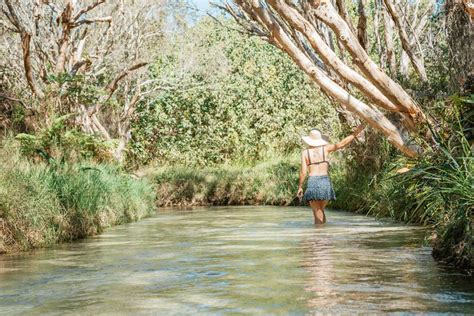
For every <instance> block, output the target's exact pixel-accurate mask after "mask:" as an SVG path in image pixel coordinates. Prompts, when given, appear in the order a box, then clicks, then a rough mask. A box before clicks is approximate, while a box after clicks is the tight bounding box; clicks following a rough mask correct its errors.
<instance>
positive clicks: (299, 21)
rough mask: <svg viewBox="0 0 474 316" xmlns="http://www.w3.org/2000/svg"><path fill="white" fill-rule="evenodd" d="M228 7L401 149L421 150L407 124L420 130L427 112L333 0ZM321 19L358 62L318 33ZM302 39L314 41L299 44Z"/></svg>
mask: <svg viewBox="0 0 474 316" xmlns="http://www.w3.org/2000/svg"><path fill="white" fill-rule="evenodd" d="M222 8H223V9H224V10H226V11H227V12H229V13H230V14H231V15H232V16H233V17H234V18H235V19H236V20H237V22H239V23H240V24H241V25H242V26H243V27H245V28H246V29H247V31H248V32H251V33H253V34H256V35H258V36H260V37H262V38H263V39H265V40H267V41H268V42H270V43H271V44H273V45H275V46H276V47H278V48H279V49H281V50H283V51H284V52H286V53H287V54H288V55H289V56H290V57H291V58H292V60H293V61H294V62H295V63H296V64H297V65H298V66H299V67H300V68H301V69H302V70H303V71H304V72H306V73H307V74H308V75H309V76H310V78H311V79H312V80H313V81H314V82H315V83H316V84H317V85H318V86H319V87H320V88H321V90H322V91H323V92H324V93H325V94H327V95H329V96H330V97H332V98H333V99H334V100H336V101H337V102H339V103H340V104H341V105H342V106H343V107H345V108H346V109H347V110H349V111H350V112H352V113H354V114H355V115H357V116H358V117H359V118H360V119H362V120H364V121H367V122H368V123H369V124H370V125H371V126H372V127H373V128H375V129H377V130H378V131H380V132H382V133H383V134H384V135H385V136H386V137H387V139H388V140H389V141H390V142H391V143H392V144H393V145H394V146H396V147H397V148H398V149H399V150H400V151H402V152H403V153H405V154H406V155H408V156H416V155H417V151H416V150H415V148H414V147H413V146H410V144H409V143H408V142H407V140H406V139H405V137H404V135H405V132H404V130H410V131H411V132H412V133H414V134H416V133H417V132H419V131H420V129H421V127H422V125H423V122H424V121H425V116H424V114H423V112H422V111H421V109H420V108H419V106H418V105H417V104H416V103H415V102H414V101H413V99H412V98H411V97H410V95H409V94H408V93H407V92H406V91H405V90H404V89H403V88H402V87H401V86H400V85H399V84H397V83H396V82H395V81H394V80H392V79H391V78H390V77H389V76H388V75H387V74H385V73H384V72H383V71H382V70H381V69H380V68H379V67H378V66H377V65H376V64H375V62H374V61H373V60H372V59H371V58H370V57H369V56H368V54H367V52H366V50H365V49H364V47H363V46H362V45H361V43H360V42H359V39H358V37H357V34H356V33H355V32H356V31H355V30H354V28H353V27H351V26H350V25H351V24H350V21H349V22H348V20H347V17H346V19H344V18H343V17H342V16H341V15H340V14H339V13H338V11H337V10H336V9H335V8H334V7H333V6H332V4H331V2H330V1H324V0H323V1H304V2H302V3H300V4H298V5H296V4H294V3H293V2H290V1H284V0H266V1H259V0H233V4H230V3H227V5H226V6H225V7H222ZM315 22H317V23H323V24H324V25H326V26H327V27H329V28H330V29H331V30H332V31H333V32H334V34H335V35H336V36H337V39H338V41H340V42H341V44H342V46H343V47H344V49H345V51H346V52H347V53H348V54H349V55H350V56H351V57H352V64H348V63H346V62H344V61H342V60H341V59H340V58H339V57H338V55H337V54H336V53H335V52H334V49H332V48H331V47H330V46H329V45H327V43H326V41H325V40H324V39H323V38H322V37H321V36H320V35H319V34H318V32H317V25H316V23H315ZM302 41H303V42H306V43H308V45H306V46H304V45H299V44H298V43H301V42H302ZM308 50H310V51H309V52H308ZM311 53H312V54H316V55H317V56H318V57H319V58H320V59H321V61H322V62H323V64H324V67H321V66H320V65H319V64H318V63H316V62H314V61H313V60H312V59H311V58H308V56H309V55H310V54H311ZM353 65H355V66H356V67H357V69H358V70H359V71H360V72H359V71H357V70H356V69H354V68H353ZM329 70H331V71H334V72H335V73H337V75H338V76H339V77H340V78H342V79H343V80H344V81H346V82H348V83H350V84H351V85H352V87H353V88H355V89H357V90H358V91H359V93H361V94H362V95H363V96H364V97H365V98H367V101H369V102H366V101H364V100H363V99H360V98H358V97H356V95H355V93H354V92H353V91H351V89H349V90H347V89H344V88H343V87H342V86H341V85H339V84H338V83H337V82H336V81H334V80H333V79H332V78H331V76H330V71H329ZM388 113H393V114H391V115H388ZM393 115H395V117H398V118H401V121H402V125H403V127H402V126H397V124H396V123H395V124H394V122H395V121H398V120H399V119H395V121H394V122H392V121H391V120H390V119H389V117H391V116H393Z"/></svg>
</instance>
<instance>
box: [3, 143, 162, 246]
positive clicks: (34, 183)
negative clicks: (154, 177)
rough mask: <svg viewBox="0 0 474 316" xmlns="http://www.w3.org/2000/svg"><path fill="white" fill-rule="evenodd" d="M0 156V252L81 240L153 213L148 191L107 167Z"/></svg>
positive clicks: (144, 183) (152, 196) (141, 183)
mask: <svg viewBox="0 0 474 316" xmlns="http://www.w3.org/2000/svg"><path fill="white" fill-rule="evenodd" d="M1 154H2V155H1V156H0V184H1V185H0V253H2V252H12V251H18V250H27V249H32V248H37V247H45V246H49V245H52V244H54V243H58V242H63V241H72V240H76V239H79V238H84V237H86V236H90V235H94V234H98V233H100V232H101V231H103V229H104V228H106V227H108V226H111V225H116V224H120V223H125V222H130V221H135V220H138V219H140V218H142V217H145V216H147V215H150V214H152V212H153V210H154V199H155V193H154V190H153V187H152V186H151V185H150V184H149V183H148V182H147V181H146V180H136V179H134V178H132V177H131V176H129V175H126V174H124V173H123V172H121V171H120V170H119V169H118V168H116V167H113V166H111V165H106V164H92V163H78V164H74V165H67V164H64V163H63V164H46V163H38V162H36V163H32V162H30V161H28V160H26V159H24V158H21V157H20V156H19V155H15V154H14V153H13V154H12V153H11V152H2V153H1Z"/></svg>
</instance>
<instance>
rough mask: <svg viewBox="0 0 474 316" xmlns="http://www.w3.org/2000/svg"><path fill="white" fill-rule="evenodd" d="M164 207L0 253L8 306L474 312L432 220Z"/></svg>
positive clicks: (116, 310) (0, 282)
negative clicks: (424, 223)
mask: <svg viewBox="0 0 474 316" xmlns="http://www.w3.org/2000/svg"><path fill="white" fill-rule="evenodd" d="M327 217H328V220H329V222H328V223H327V224H326V225H324V226H322V227H315V226H314V225H312V223H311V221H312V215H311V212H310V211H309V209H306V208H296V207H218V208H217V207H216V208H200V209H195V210H192V211H183V210H160V211H159V212H158V214H157V216H155V217H153V218H149V219H146V220H143V221H141V222H138V223H132V224H127V225H123V226H118V227H114V228H111V229H109V230H107V232H106V233H104V234H102V235H100V236H96V237H93V238H89V239H87V240H84V241H81V242H76V243H71V244H63V245H59V246H56V247H55V248H54V249H43V250H38V251H34V252H29V253H22V254H19V255H8V256H0V314H5V315H14V314H22V315H24V314H30V315H31V314H56V315H64V314H74V315H77V314H85V315H95V314H107V315H121V314H154V315H170V314H193V315H194V314H219V315H224V314H266V315H269V314H281V315H286V314H294V315H300V314H318V313H322V314H356V313H357V314H367V313H386V312H395V313H397V312H398V313H406V312H414V313H458V314H474V282H472V281H473V278H472V277H468V276H466V275H462V274H460V273H457V272H455V271H452V270H449V269H447V268H444V267H442V266H440V265H439V264H436V263H435V262H434V261H433V259H432V258H431V255H430V248H428V247H424V246H423V236H424V230H423V228H420V227H417V226H406V225H400V224H394V223H390V222H380V221H376V220H374V219H373V218H370V217H365V216H360V215H354V214H351V213H347V212H341V211H327Z"/></svg>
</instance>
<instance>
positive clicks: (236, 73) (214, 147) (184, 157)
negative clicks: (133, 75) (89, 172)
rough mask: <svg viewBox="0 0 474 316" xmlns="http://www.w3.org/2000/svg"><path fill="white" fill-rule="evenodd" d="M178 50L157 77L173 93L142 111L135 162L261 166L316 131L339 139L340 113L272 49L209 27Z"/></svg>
mask: <svg viewBox="0 0 474 316" xmlns="http://www.w3.org/2000/svg"><path fill="white" fill-rule="evenodd" d="M190 39H192V41H191V42H188V40H190ZM190 43H191V44H190ZM174 45H175V46H173V49H170V50H171V51H172V53H170V54H168V55H164V56H162V58H160V59H159V60H157V61H156V62H155V64H154V65H153V67H152V71H151V72H152V75H151V76H152V78H153V79H155V80H157V81H158V82H163V81H166V82H171V84H169V85H170V86H169V87H168V86H166V85H165V87H164V88H163V90H164V91H163V92H162V93H161V94H160V96H159V97H158V98H157V99H156V100H154V101H153V102H151V103H143V104H142V106H141V107H140V108H139V109H138V119H137V121H136V123H135V125H134V126H135V127H134V130H133V140H132V146H131V147H132V149H131V151H132V156H131V159H133V160H135V161H134V162H135V163H137V162H145V163H147V162H150V161H152V160H157V161H159V162H160V163H177V164H186V165H205V164H217V163H225V162H230V161H233V162H236V161H240V162H242V161H246V162H255V161H258V160H263V159H265V158H268V157H269V156H271V155H273V154H279V155H285V154H289V153H292V152H294V150H295V149H297V148H299V146H300V143H299V135H300V134H302V133H306V132H307V130H309V129H310V128H312V127H319V128H321V129H323V130H325V131H327V132H328V133H329V134H330V135H331V136H334V137H337V136H338V135H339V133H340V125H339V121H338V119H337V115H336V111H335V110H334V108H333V107H332V106H331V105H330V104H329V102H328V100H327V99H326V98H325V97H323V96H322V95H321V94H320V93H319V91H318V89H317V88H316V87H315V86H314V85H313V84H312V83H311V82H310V80H309V79H308V78H307V77H306V76H305V75H304V74H303V73H302V72H301V71H300V70H299V69H298V67H297V66H296V65H294V64H293V63H292V61H291V60H290V59H289V58H288V57H287V56H286V55H284V54H283V53H282V52H280V51H279V50H277V49H275V48H274V47H273V46H271V45H269V44H267V43H265V42H263V41H261V40H260V39H257V38H249V37H246V36H243V35H242V34H240V33H238V32H235V31H231V30H229V29H227V28H224V27H222V26H220V25H217V24H216V23H214V22H213V21H210V20H203V21H201V22H200V23H198V25H196V26H195V27H194V28H193V29H191V30H189V32H188V33H186V34H184V35H183V37H182V40H181V41H180V40H177V43H175V44H174ZM183 68H184V70H183ZM179 71H183V72H184V73H180V72H179ZM160 78H166V80H165V79H163V80H161V79H160Z"/></svg>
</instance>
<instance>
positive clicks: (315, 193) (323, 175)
mask: <svg viewBox="0 0 474 316" xmlns="http://www.w3.org/2000/svg"><path fill="white" fill-rule="evenodd" d="M364 128H365V124H362V125H359V126H358V127H357V128H356V129H355V131H354V132H353V133H352V134H351V135H350V136H348V137H346V138H344V139H343V140H341V141H340V142H339V143H337V144H329V143H328V142H326V141H325V140H324V139H323V138H322V135H321V132H320V131H318V130H317V129H313V130H311V131H310V132H309V135H308V136H303V137H302V139H303V141H304V142H305V143H306V144H307V145H308V148H307V149H305V150H303V151H302V152H301V171H300V181H299V187H298V193H297V196H298V197H299V198H300V199H301V198H303V201H304V202H309V205H310V206H311V209H312V210H313V214H314V223H315V224H324V223H326V215H325V214H324V207H325V206H326V204H327V203H328V201H329V200H335V199H336V194H335V193H334V189H333V188H332V184H331V179H330V178H329V161H328V160H327V157H328V156H329V153H331V152H334V151H337V150H339V149H341V148H344V147H346V146H347V145H349V144H350V143H351V142H352V141H353V140H354V139H356V137H357V135H359V133H360V132H361V131H362V130H363V129H364ZM307 173H309V174H308V175H309V178H308V184H307V187H306V191H305V193H304V195H303V183H304V180H305V178H306V174H307Z"/></svg>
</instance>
